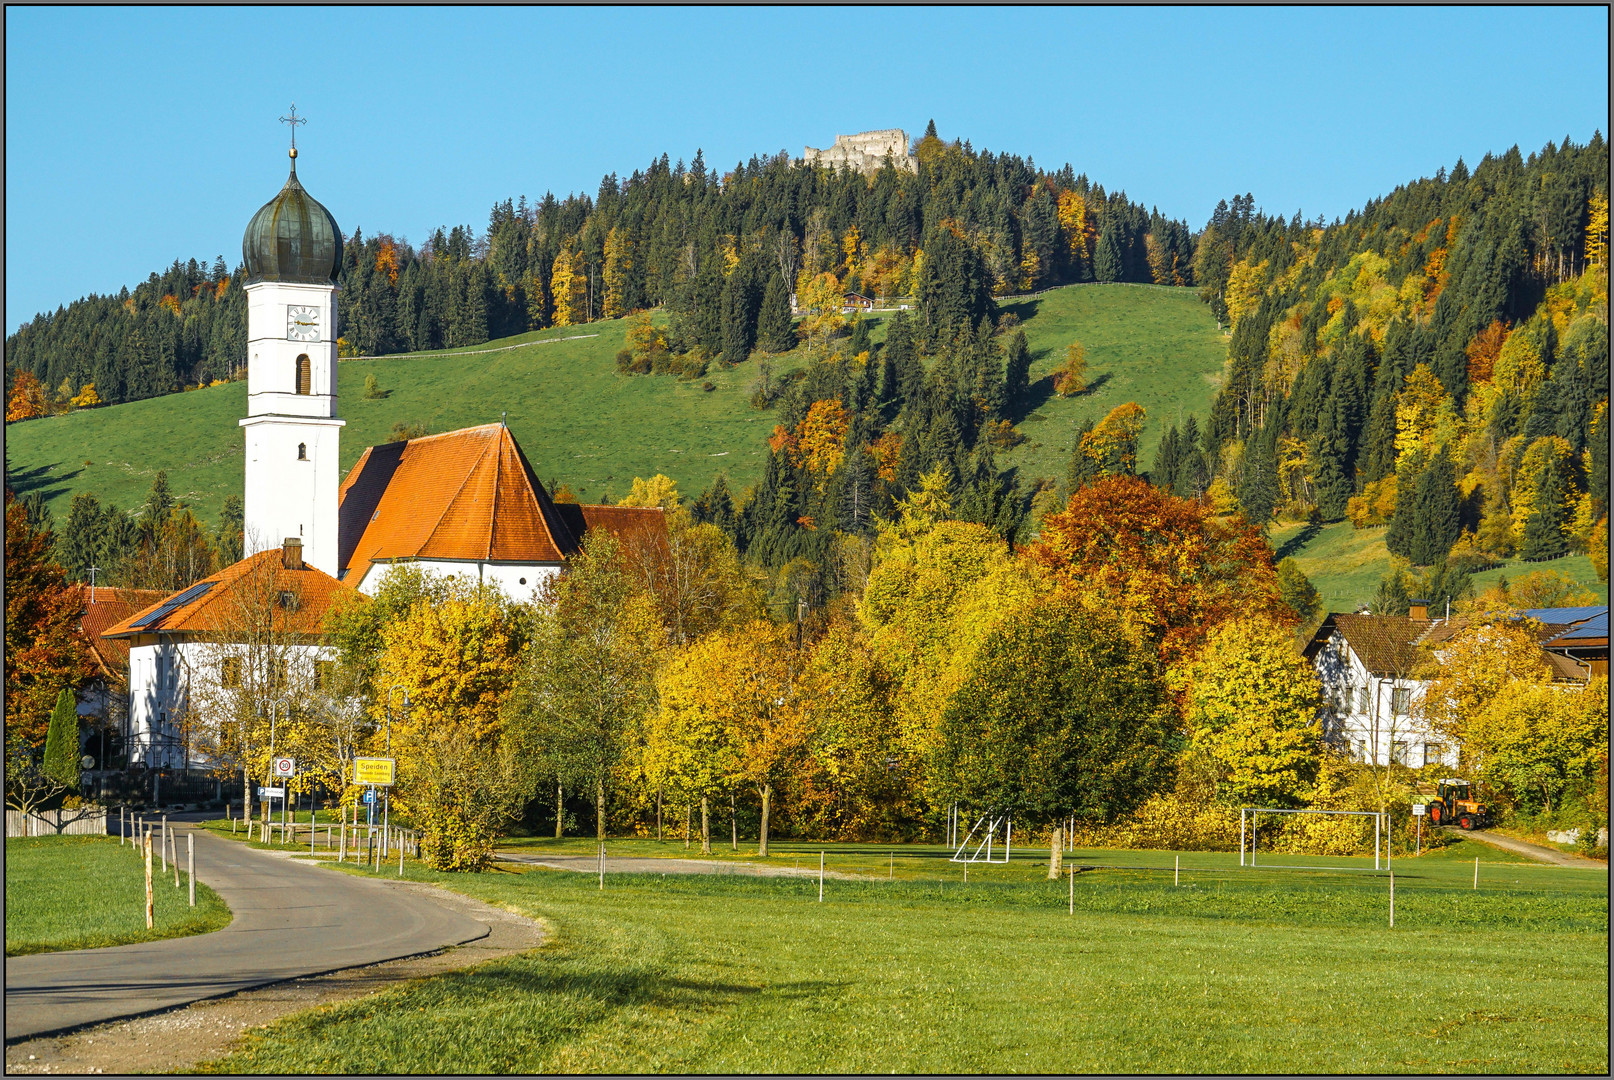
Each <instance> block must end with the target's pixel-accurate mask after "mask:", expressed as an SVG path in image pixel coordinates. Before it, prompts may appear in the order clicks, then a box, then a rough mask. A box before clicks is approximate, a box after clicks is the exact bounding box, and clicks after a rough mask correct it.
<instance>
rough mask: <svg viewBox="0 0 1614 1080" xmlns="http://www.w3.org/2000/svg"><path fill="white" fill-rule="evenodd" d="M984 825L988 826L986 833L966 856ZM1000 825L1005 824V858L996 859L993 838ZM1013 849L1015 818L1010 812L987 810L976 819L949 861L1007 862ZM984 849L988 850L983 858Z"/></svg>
mask: <svg viewBox="0 0 1614 1080" xmlns="http://www.w3.org/2000/svg"><path fill="white" fill-rule="evenodd" d="M982 825H985V826H986V835H985V836H983V837H982V838H981V839H980V841H978V842H977V843H976V845H975V851H974V852H972V853H971V854H970V855H969V856H968V857H965V854H964V853H965V851H966V850H967V849H968V848H969V846H970V841H971V840H973V839H974V838H975V833H976V831H977V830H979V829H980V827H981V826H982ZM999 825H1002V826H1003V858H1001V859H994V858H993V857H992V838H993V836H994V834H996V832H997V831H998V826H999ZM1013 849H1014V819H1013V818H1012V817H1010V816H1009V815H1008V814H998V813H994V812H992V811H987V812H986V813H985V814H982V815H981V817H980V819H979V820H978V821H976V822H975V824H974V826H972V827H971V828H970V831H969V834H968V835H967V836H965V837H964V839H963V841H962V842H961V843H960V844H959V845H958V850H956V851H954V852H953V855H952V858H950V859H948V860H947V861H948V862H955V863H972V862H989V863H993V862H1001V863H1005V864H1007V863H1008V861H1009V853H1010V852H1011V851H1012V850H1013ZM982 851H985V852H986V856H985V858H982V856H981V852H982Z"/></svg>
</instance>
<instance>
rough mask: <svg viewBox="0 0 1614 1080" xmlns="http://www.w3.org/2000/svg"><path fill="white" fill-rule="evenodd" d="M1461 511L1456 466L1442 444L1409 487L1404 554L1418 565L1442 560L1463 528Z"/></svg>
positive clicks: (1428, 564)
mask: <svg viewBox="0 0 1614 1080" xmlns="http://www.w3.org/2000/svg"><path fill="white" fill-rule="evenodd" d="M1461 512H1462V506H1461V501H1460V499H1459V497H1458V494H1457V469H1456V467H1455V466H1454V465H1453V464H1452V459H1451V454H1450V452H1449V451H1448V450H1447V449H1446V447H1444V446H1443V447H1441V448H1440V452H1439V453H1437V454H1436V455H1435V458H1434V460H1433V461H1431V462H1430V463H1429V467H1428V468H1426V469H1424V470H1423V472H1422V473H1420V474H1419V475H1418V484H1417V487H1416V488H1415V489H1414V490H1413V497H1412V521H1411V530H1410V531H1411V536H1410V537H1409V540H1408V557H1409V558H1411V559H1412V561H1413V562H1414V563H1416V564H1418V565H1419V566H1432V565H1434V564H1435V563H1438V562H1444V561H1445V558H1446V553H1447V552H1448V551H1450V550H1451V546H1452V544H1453V543H1454V542H1455V541H1456V540H1457V537H1458V535H1459V534H1460V533H1461V532H1462V531H1463V523H1462V516H1461Z"/></svg>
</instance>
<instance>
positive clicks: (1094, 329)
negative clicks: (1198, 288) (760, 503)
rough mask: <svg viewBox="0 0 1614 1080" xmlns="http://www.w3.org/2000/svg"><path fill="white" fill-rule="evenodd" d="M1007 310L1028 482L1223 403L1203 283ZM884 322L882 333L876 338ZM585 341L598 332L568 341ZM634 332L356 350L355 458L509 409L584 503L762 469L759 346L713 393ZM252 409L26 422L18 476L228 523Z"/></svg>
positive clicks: (349, 413)
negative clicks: (628, 346)
mask: <svg viewBox="0 0 1614 1080" xmlns="http://www.w3.org/2000/svg"><path fill="white" fill-rule="evenodd" d="M1007 310H1010V311H1014V312H1015V313H1016V314H1017V315H1019V316H1020V317H1021V318H1022V319H1024V320H1025V323H1026V326H1025V329H1026V335H1027V338H1028V340H1029V341H1030V343H1031V346H1032V350H1033V352H1034V354H1035V355H1036V362H1035V364H1034V366H1033V368H1032V378H1033V380H1042V381H1040V382H1038V383H1036V385H1035V386H1034V394H1033V397H1034V400H1036V401H1038V402H1040V404H1038V405H1037V407H1036V408H1035V409H1034V411H1033V412H1032V413H1031V415H1030V416H1029V417H1028V418H1027V419H1026V422H1025V423H1024V424H1023V425H1022V430H1023V431H1024V433H1025V434H1026V436H1027V438H1028V439H1029V441H1028V442H1027V443H1026V444H1025V445H1024V446H1022V447H1020V448H1018V449H1016V450H1015V451H1013V452H1012V453H1011V454H1008V455H1005V459H1004V460H1005V463H1012V464H1018V465H1021V466H1022V468H1023V469H1024V471H1025V473H1026V475H1027V477H1028V478H1030V477H1034V476H1037V475H1046V476H1051V477H1056V478H1058V477H1063V476H1064V471H1065V465H1066V461H1067V459H1068V457H1069V451H1070V442H1071V438H1072V434H1071V433H1072V432H1073V431H1074V429H1075V427H1076V424H1077V423H1078V422H1079V421H1080V420H1081V419H1082V418H1083V417H1085V416H1089V415H1091V416H1102V415H1103V414H1104V413H1105V412H1107V411H1108V410H1109V409H1111V408H1113V407H1114V406H1115V405H1117V404H1119V403H1121V402H1122V401H1127V400H1133V399H1135V400H1137V401H1138V402H1139V403H1140V404H1142V405H1143V406H1144V407H1145V408H1146V409H1147V410H1148V412H1149V417H1150V419H1149V424H1148V427H1147V429H1146V431H1145V435H1144V440H1143V442H1144V451H1145V453H1144V459H1143V460H1144V464H1147V463H1148V461H1150V460H1152V455H1153V452H1154V451H1153V448H1154V445H1155V443H1156V442H1158V440H1159V436H1160V430H1161V427H1162V421H1173V422H1174V421H1175V420H1176V418H1177V414H1178V413H1179V412H1181V413H1183V414H1184V415H1186V414H1187V413H1191V412H1199V413H1201V414H1204V413H1205V412H1206V411H1208V409H1209V404H1210V398H1211V394H1212V392H1213V390H1214V380H1215V379H1216V378H1217V377H1218V374H1219V372H1220V371H1221V367H1222V359H1223V355H1224V353H1225V346H1224V344H1223V343H1222V339H1221V337H1220V335H1218V334H1217V332H1216V329H1215V322H1214V320H1213V319H1212V317H1211V315H1210V312H1209V309H1208V308H1206V307H1205V305H1204V304H1202V303H1200V302H1199V300H1198V299H1196V298H1195V296H1194V294H1193V291H1192V290H1190V289H1164V288H1154V287H1144V286H1124V285H1082V286H1072V287H1069V288H1065V289H1059V290H1056V291H1054V292H1050V293H1046V294H1044V295H1042V296H1039V297H1035V298H1033V299H1030V300H1025V301H1021V302H1019V303H1016V304H1011V305H1008V306H1007ZM884 318H885V316H881V317H879V319H878V320H877V322H876V325H875V326H874V328H873V329H874V336H875V338H876V340H878V339H880V338H882V337H883V336H884V322H883V320H884ZM585 334H589V335H597V336H593V337H585V338H581V339H580V340H561V339H566V338H575V337H578V335H585ZM623 335H624V324H623V323H622V322H621V321H620V320H618V321H605V322H597V323H590V324H588V325H587V326H581V327H568V328H563V329H552V330H543V331H538V332H535V333H530V334H523V335H520V336H518V337H513V338H506V339H503V340H500V341H492V342H488V343H487V344H486V345H479V346H474V347H473V349H472V353H473V354H472V355H449V353H448V352H444V353H418V354H412V355H408V356H399V357H388V358H386V359H383V360H366V361H343V362H342V363H341V364H340V365H339V367H338V371H337V386H338V390H339V393H340V405H339V407H338V411H339V412H340V413H341V415H342V417H343V418H344V419H345V420H346V421H347V427H346V428H345V429H344V430H343V432H342V468H343V470H344V471H345V470H346V469H347V468H349V467H350V466H351V465H352V464H353V463H354V462H355V461H357V460H358V457H359V455H360V454H361V453H362V452H363V450H364V448H365V447H366V446H369V445H372V444H375V443H380V442H383V441H385V440H386V439H387V438H388V435H389V432H390V431H391V429H392V426H393V424H395V423H397V422H400V421H403V422H408V423H420V424H424V425H425V426H426V427H427V429H428V430H430V431H434V432H436V431H451V430H453V429H455V428H460V427H468V426H471V425H474V424H485V423H490V422H496V421H497V420H498V419H499V417H500V414H501V412H503V413H508V421H509V424H510V429H511V431H512V432H513V433H514V434H515V436H516V439H517V440H518V441H519V442H520V443H521V445H522V448H523V449H524V450H525V451H526V453H527V456H528V459H529V460H530V461H531V462H532V464H533V468H534V469H535V470H536V471H537V473H538V476H539V478H540V479H542V480H544V481H545V482H546V483H547V482H548V481H550V480H556V481H561V482H565V483H569V484H570V485H571V486H572V489H573V490H574V491H576V492H577V493H578V495H579V497H580V498H582V499H583V500H584V501H609V500H614V499H617V498H620V497H622V496H623V495H625V494H626V493H627V491H628V489H629V487H630V486H631V483H632V480H633V478H634V477H635V476H645V477H649V476H652V475H654V474H656V473H658V472H660V473H665V474H666V475H668V476H671V477H673V478H674V479H676V480H677V481H678V484H679V488H680V490H682V491H684V492H685V493H686V494H690V495H694V494H698V493H699V492H700V491H701V490H702V489H703V488H705V487H706V485H707V484H709V483H710V482H711V480H712V478H713V477H714V476H716V475H717V474H718V473H719V472H720V471H726V472H727V473H728V475H729V477H730V479H731V481H732V482H733V486H734V487H736V488H739V487H743V486H745V485H746V484H750V483H753V482H754V481H755V480H757V479H758V477H759V476H760V475H761V472H762V467H763V464H764V463H765V461H766V453H767V446H766V442H765V440H766V438H767V436H768V435H769V433H770V432H771V431H772V430H773V424H774V417H773V412H772V411H771V410H768V411H758V410H756V409H753V408H752V407H751V405H750V400H749V399H750V395H751V385H752V383H753V382H754V381H755V380H756V377H757V365H758V361H759V359H760V357H757V358H753V359H752V360H750V361H748V362H746V363H744V364H740V365H738V366H736V367H734V368H731V369H728V370H724V369H723V368H722V367H720V366H719V365H715V364H714V365H713V367H712V370H711V371H710V372H709V374H708V375H707V378H706V380H703V381H709V382H711V383H712V384H713V386H714V389H713V390H711V391H709V392H708V391H703V390H702V389H701V386H700V382H701V381H695V382H689V381H685V380H681V379H677V378H673V377H670V376H659V377H652V376H625V375H619V374H617V371H616V361H615V356H616V353H617V350H618V349H620V348H622V345H623ZM1076 338H1079V339H1081V340H1082V341H1083V342H1084V343H1085V344H1086V345H1087V349H1088V357H1089V360H1090V365H1091V371H1092V378H1093V380H1094V383H1095V388H1094V389H1093V390H1092V391H1091V392H1089V393H1088V394H1086V395H1083V396H1082V397H1078V398H1072V399H1070V400H1060V399H1058V398H1051V397H1049V396H1048V395H1049V390H1048V382H1047V381H1046V379H1045V376H1046V373H1047V372H1048V371H1050V370H1051V369H1052V368H1053V367H1054V366H1056V365H1057V364H1058V363H1059V362H1060V359H1061V358H1062V356H1063V351H1064V347H1065V345H1066V344H1068V343H1069V341H1071V340H1072V339H1076ZM509 345H521V346H522V347H520V348H514V349H511V348H506V346H509ZM478 350H499V351H493V352H480V353H478V352H477V351H478ZM458 351H460V350H450V352H458ZM773 363H774V367H775V372H776V375H782V374H784V373H786V372H788V371H790V370H792V369H793V368H795V367H799V366H800V365H801V364H802V363H803V358H802V355H801V350H797V351H796V352H795V353H791V354H786V355H784V356H781V357H777V358H775V359H774V361H773ZM372 374H373V375H375V376H376V378H377V379H378V380H379V381H380V384H381V388H382V389H383V390H384V391H386V396H385V397H383V398H379V399H374V400H366V399H365V397H364V394H363V390H364V379H365V376H367V375H372ZM245 410H246V384H245V383H244V382H237V383H230V384H227V385H224V386H217V387H212V388H209V389H204V390H192V391H189V392H186V393H183V394H173V395H168V396H166V397H160V398H152V399H148V400H146V401H137V402H131V403H129V404H126V405H115V406H110V407H107V408H102V409H90V410H82V411H79V412H74V413H69V414H67V415H64V416H57V417H50V418H48V419H43V420H32V421H27V422H25V423H19V424H12V425H10V426H8V427H7V428H6V449H7V455H8V459H9V462H10V469H11V475H10V482H11V483H12V485H13V487H14V488H15V489H16V490H18V491H19V492H26V491H30V490H41V491H43V492H44V493H45V495H46V497H47V500H48V502H49V504H50V507H51V510H52V512H53V513H54V514H55V517H56V520H57V522H58V523H60V522H62V521H64V520H65V518H66V515H67V511H68V506H69V504H70V503H71V501H72V496H73V494H74V493H76V492H81V491H88V492H92V493H94V494H95V495H96V496H97V497H98V498H100V499H101V500H102V501H103V502H110V503H112V504H114V505H117V506H120V507H123V508H125V509H129V508H132V507H135V506H138V505H139V504H140V502H141V501H142V500H144V498H145V496H146V492H147V491H148V490H149V489H150V487H151V481H152V478H153V477H154V476H155V475H156V474H157V471H158V470H159V469H163V470H167V472H168V479H169V483H170V484H171V485H172V486H173V489H174V491H175V494H176V495H177V496H178V497H179V498H180V499H182V500H184V501H186V502H188V503H189V504H190V505H191V506H192V507H193V509H194V510H195V512H196V514H197V516H198V517H200V518H202V519H203V520H204V521H207V522H213V521H215V520H216V519H217V516H218V513H219V511H220V509H221V508H222V507H223V504H224V499H225V497H226V496H228V495H231V494H237V493H239V492H240V491H241V485H242V468H243V461H244V457H243V451H244V445H245V444H244V441H243V436H242V434H241V431H240V428H239V427H238V426H237V421H238V420H239V419H240V418H241V417H242V416H243V415H244V413H245Z"/></svg>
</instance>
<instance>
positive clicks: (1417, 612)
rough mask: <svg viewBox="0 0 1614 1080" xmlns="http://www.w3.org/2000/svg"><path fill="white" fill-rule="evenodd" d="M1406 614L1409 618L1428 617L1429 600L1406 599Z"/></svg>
mask: <svg viewBox="0 0 1614 1080" xmlns="http://www.w3.org/2000/svg"><path fill="white" fill-rule="evenodd" d="M1407 616H1408V617H1409V618H1413V619H1427V618H1429V601H1427V600H1408V601H1407Z"/></svg>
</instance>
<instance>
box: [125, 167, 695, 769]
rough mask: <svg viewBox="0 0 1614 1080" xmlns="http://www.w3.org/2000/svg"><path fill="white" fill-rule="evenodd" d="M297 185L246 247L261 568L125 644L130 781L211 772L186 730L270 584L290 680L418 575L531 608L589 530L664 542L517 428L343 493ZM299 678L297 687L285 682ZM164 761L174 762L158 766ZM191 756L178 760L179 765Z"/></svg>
mask: <svg viewBox="0 0 1614 1080" xmlns="http://www.w3.org/2000/svg"><path fill="white" fill-rule="evenodd" d="M291 159H292V163H291V175H290V176H289V178H288V179H287V180H286V185H285V187H284V188H282V189H281V191H280V193H279V194H278V195H276V196H275V197H274V198H273V199H271V200H270V201H269V202H268V203H266V204H265V205H264V206H263V208H262V209H260V210H259V211H258V212H257V213H256V214H254V215H253V217H252V220H251V221H250V222H249V223H248V225H247V229H246V234H245V236H244V237H243V238H242V242H241V249H242V258H243V261H244V262H245V264H246V271H247V278H246V285H245V292H246V295H247V362H248V374H247V416H246V417H245V418H243V419H242V420H241V421H240V425H241V428H242V430H243V433H244V436H245V439H246V463H245V493H244V494H245V498H244V508H245V517H244V529H243V533H244V542H245V547H244V550H245V552H246V557H245V558H244V559H242V560H241V562H239V563H236V564H235V565H234V566H231V567H226V568H225V569H223V570H221V571H219V572H218V573H217V574H213V575H211V576H210V577H208V578H205V579H203V580H202V581H199V582H197V583H195V584H193V585H191V586H190V587H189V588H187V589H184V590H181V591H180V592H178V593H175V594H173V595H172V596H169V597H165V598H164V599H163V600H162V601H161V602H159V603H156V604H151V605H149V606H147V607H145V608H143V609H141V610H140V611H137V612H135V613H134V614H133V615H130V616H129V617H128V618H126V619H123V620H122V621H120V622H118V623H117V624H115V625H113V626H111V627H109V628H108V629H107V630H106V631H105V632H104V635H103V636H104V637H106V638H107V639H111V640H118V641H120V642H127V644H128V647H129V705H128V718H127V721H126V724H127V728H126V730H127V732H128V737H127V745H128V746H129V748H130V764H131V765H135V766H145V767H148V768H155V767H170V768H173V767H179V768H184V767H197V766H203V765H205V764H206V762H205V761H204V760H202V759H201V757H200V756H198V754H197V753H196V752H195V751H194V750H193V749H191V748H190V746H189V744H188V741H187V740H186V738H185V737H184V733H183V726H184V725H183V718H184V716H185V714H186V711H187V709H189V708H192V707H193V706H194V705H195V703H196V702H198V701H202V700H209V699H210V695H209V694H206V693H201V692H199V691H200V690H201V687H200V685H199V680H210V681H211V682H213V683H215V684H217V683H218V682H220V681H222V682H224V683H225V684H229V683H230V681H231V680H233V679H238V678H239V674H238V672H237V671H236V670H235V669H233V668H231V666H230V663H229V661H228V658H223V659H221V657H222V656H223V654H222V653H221V650H220V648H219V641H220V640H221V638H228V637H234V636H237V634H238V633H239V627H238V626H236V625H234V624H238V623H240V621H241V619H242V614H241V613H242V611H243V608H244V606H246V605H245V604H244V601H243V596H244V594H246V593H252V594H254V595H257V593H259V592H261V590H262V589H263V587H264V585H263V582H264V581H265V580H267V578H266V575H268V576H269V577H272V578H273V579H274V580H275V581H277V582H280V584H279V585H277V586H276V587H275V592H276V594H277V595H278V596H279V598H280V602H282V603H283V604H285V605H287V612H286V614H287V619H288V620H289V621H288V625H291V626H294V627H295V629H296V634H297V635H298V641H297V643H296V645H295V646H294V647H293V648H292V649H291V651H290V654H289V659H288V660H287V661H286V662H288V663H302V664H307V665H309V671H308V672H307V673H305V674H310V677H311V678H312V677H313V675H312V673H313V672H314V671H315V669H317V668H318V665H320V664H323V663H327V662H329V661H330V660H331V658H332V657H331V655H330V649H329V647H328V646H326V645H325V644H324V642H323V638H322V635H321V634H320V632H319V626H320V620H321V619H322V618H323V616H324V612H325V611H326V610H328V608H329V607H330V605H331V604H332V603H335V602H336V601H337V598H338V597H339V596H340V595H341V594H343V593H351V592H355V591H356V592H359V593H362V594H373V593H374V592H375V591H376V589H377V587H378V586H379V584H380V581H381V579H382V577H383V576H384V575H385V573H386V571H387V570H388V569H390V568H391V567H392V566H394V565H396V564H399V563H406V562H407V563H413V564H417V565H420V566H423V567H426V568H428V569H431V570H435V571H438V572H440V573H444V574H460V575H469V576H472V577H475V578H476V579H477V580H479V581H488V582H492V583H494V584H497V585H498V586H500V587H501V588H502V589H504V590H505V591H506V592H507V593H508V594H509V595H511V596H512V598H514V599H518V600H525V599H530V598H531V597H532V596H533V595H534V593H535V591H536V590H537V588H538V586H539V585H540V583H541V582H542V581H543V580H544V579H545V578H546V577H549V576H551V575H554V574H557V573H560V572H561V571H562V570H563V569H564V567H565V565H566V562H567V560H568V559H569V558H571V557H572V556H573V555H574V554H576V552H577V551H578V550H579V546H580V544H581V542H582V540H583V537H584V536H585V535H586V533H587V532H588V531H589V530H590V529H597V528H598V529H604V530H606V531H608V532H611V533H613V534H616V535H619V536H626V535H629V534H636V535H639V536H643V537H648V538H649V540H650V542H652V543H656V542H657V541H658V538H663V539H664V537H665V530H666V524H665V520H664V518H663V515H662V511H661V510H659V509H655V508H649V509H645V508H637V507H632V508H630V507H613V506H578V505H575V504H557V503H555V502H554V501H553V500H552V499H551V498H550V497H549V493H548V492H547V491H545V490H544V487H543V485H542V484H541V483H540V482H539V481H538V478H537V475H536V474H535V473H534V471H533V468H532V466H531V464H530V463H529V462H528V461H527V458H526V455H525V454H524V453H522V451H521V448H520V446H518V445H517V444H516V441H515V439H514V438H513V437H512V436H511V435H510V432H509V430H508V428H506V427H505V426H504V425H503V424H502V423H501V424H487V425H483V426H481V427H472V428H465V429H463V430H460V431H451V432H445V433H442V434H437V435H428V436H424V437H422V438H417V439H410V440H407V441H404V442H397V443H390V444H387V445H383V446H372V447H369V448H367V449H366V450H364V451H363V453H362V454H361V455H360V456H359V459H358V461H357V462H356V463H355V464H354V465H353V467H352V468H351V469H350V470H348V473H347V475H346V477H345V478H344V477H343V475H342V472H341V435H342V427H343V423H344V422H343V421H342V420H341V419H340V418H339V417H338V415H337V383H336V365H337V356H336V337H337V331H336V325H337V298H338V293H339V292H340V287H339V285H338V278H339V276H340V272H341V268H342V232H341V229H340V228H339V227H338V226H337V224H336V219H335V218H334V217H333V216H332V215H331V213H330V211H329V210H327V209H325V207H324V206H322V205H320V204H319V203H318V202H317V201H315V200H314V198H313V197H312V196H310V195H309V194H308V193H307V191H305V190H304V188H303V186H302V184H301V182H299V180H298V178H297V149H296V147H295V145H294V146H293V147H292V149H291ZM287 674H288V675H289V674H290V673H289V672H288V673H287ZM147 747H163V748H165V749H164V751H163V753H162V754H161V755H160V756H157V755H154V754H148V753H145V752H144V750H143V749H142V748H147ZM176 748H178V749H176Z"/></svg>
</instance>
